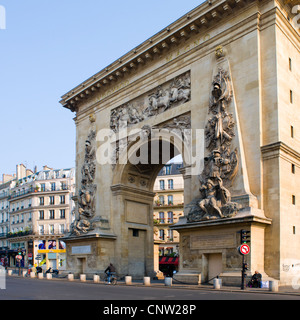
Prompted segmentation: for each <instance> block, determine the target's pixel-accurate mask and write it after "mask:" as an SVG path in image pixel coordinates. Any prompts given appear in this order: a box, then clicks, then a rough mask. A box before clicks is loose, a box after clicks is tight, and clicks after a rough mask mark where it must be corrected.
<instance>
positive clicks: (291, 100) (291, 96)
mask: <svg viewBox="0 0 300 320" xmlns="http://www.w3.org/2000/svg"><path fill="white" fill-rule="evenodd" d="M290 103H293V91H292V90H290Z"/></svg>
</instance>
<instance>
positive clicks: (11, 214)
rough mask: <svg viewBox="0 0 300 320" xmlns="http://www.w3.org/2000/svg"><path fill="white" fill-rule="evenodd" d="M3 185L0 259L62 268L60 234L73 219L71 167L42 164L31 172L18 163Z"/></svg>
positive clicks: (73, 173)
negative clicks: (20, 256) (17, 258)
mask: <svg viewBox="0 0 300 320" xmlns="http://www.w3.org/2000/svg"><path fill="white" fill-rule="evenodd" d="M7 185H8V186H7V187H6V189H5V188H3V190H5V192H3V196H2V197H3V208H4V209H3V219H4V220H5V223H6V225H5V226H4V225H3V226H2V228H3V232H2V247H1V248H0V255H2V261H5V262H6V264H7V265H8V266H11V267H13V266H19V265H20V266H21V267H27V266H28V265H34V264H36V265H44V266H45V267H46V268H49V267H52V268H60V269H64V268H65V264H66V257H65V254H66V250H65V244H64V242H63V241H61V240H60V238H62V237H63V236H64V235H65V234H66V232H68V230H69V229H70V225H71V223H72V222H73V220H74V212H73V211H74V210H73V209H74V204H73V200H72V196H73V195H74V193H75V190H74V188H75V170H74V169H59V170H54V169H52V168H48V167H47V166H44V167H43V170H41V171H39V172H32V171H28V170H27V169H26V168H25V166H24V165H18V166H17V175H16V177H15V178H14V179H13V180H11V181H10V182H9V183H7ZM0 190H1V188H0ZM4 194H6V196H4ZM0 208H2V200H0ZM0 214H1V213H0ZM1 219H2V215H0V221H2V220H1ZM4 220H3V221H4ZM3 223H4V222H3ZM0 228H1V225H0ZM0 231H1V229H0ZM0 240H1V239H0ZM0 243H1V242H0ZM19 253H21V254H22V256H23V259H22V260H21V262H20V264H19V263H18V261H16V255H18V254H19Z"/></svg>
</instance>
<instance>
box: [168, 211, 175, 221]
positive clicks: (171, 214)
mask: <svg viewBox="0 0 300 320" xmlns="http://www.w3.org/2000/svg"><path fill="white" fill-rule="evenodd" d="M173 222H174V220H173V212H172V211H169V212H168V223H173Z"/></svg>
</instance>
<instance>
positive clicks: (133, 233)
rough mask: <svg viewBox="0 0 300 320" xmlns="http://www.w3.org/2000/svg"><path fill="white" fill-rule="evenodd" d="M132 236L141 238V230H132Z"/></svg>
mask: <svg viewBox="0 0 300 320" xmlns="http://www.w3.org/2000/svg"><path fill="white" fill-rule="evenodd" d="M132 236H133V237H138V236H139V230H138V229H132Z"/></svg>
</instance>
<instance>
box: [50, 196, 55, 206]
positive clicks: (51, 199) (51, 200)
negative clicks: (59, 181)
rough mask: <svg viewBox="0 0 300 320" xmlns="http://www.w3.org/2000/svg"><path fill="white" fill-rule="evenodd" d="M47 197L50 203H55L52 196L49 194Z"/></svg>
mask: <svg viewBox="0 0 300 320" xmlns="http://www.w3.org/2000/svg"><path fill="white" fill-rule="evenodd" d="M49 199H50V204H54V203H55V201H54V196H50V197H49Z"/></svg>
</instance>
